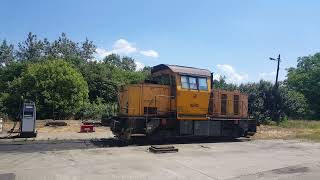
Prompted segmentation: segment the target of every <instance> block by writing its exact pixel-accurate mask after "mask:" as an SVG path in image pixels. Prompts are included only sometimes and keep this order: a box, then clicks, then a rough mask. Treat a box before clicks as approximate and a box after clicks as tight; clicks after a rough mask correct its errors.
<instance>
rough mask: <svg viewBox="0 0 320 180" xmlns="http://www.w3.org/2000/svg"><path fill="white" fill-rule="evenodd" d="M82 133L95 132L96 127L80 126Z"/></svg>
mask: <svg viewBox="0 0 320 180" xmlns="http://www.w3.org/2000/svg"><path fill="white" fill-rule="evenodd" d="M80 132H82V133H87V132H94V126H93V125H92V124H83V125H81V126H80Z"/></svg>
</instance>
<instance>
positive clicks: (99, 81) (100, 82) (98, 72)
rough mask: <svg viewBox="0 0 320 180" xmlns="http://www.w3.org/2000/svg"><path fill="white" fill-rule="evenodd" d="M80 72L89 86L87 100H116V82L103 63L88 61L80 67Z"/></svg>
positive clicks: (106, 101) (103, 101)
mask: <svg viewBox="0 0 320 180" xmlns="http://www.w3.org/2000/svg"><path fill="white" fill-rule="evenodd" d="M81 72H82V74H83V76H84V78H85V79H86V81H87V83H88V87H89V100H90V102H95V101H96V100H97V99H98V98H101V102H102V103H109V102H115V101H116V100H117V84H116V83H115V82H114V81H113V79H112V71H111V69H110V68H109V66H107V65H106V64H104V63H99V62H96V61H93V62H88V63H87V64H85V65H84V66H82V68H81Z"/></svg>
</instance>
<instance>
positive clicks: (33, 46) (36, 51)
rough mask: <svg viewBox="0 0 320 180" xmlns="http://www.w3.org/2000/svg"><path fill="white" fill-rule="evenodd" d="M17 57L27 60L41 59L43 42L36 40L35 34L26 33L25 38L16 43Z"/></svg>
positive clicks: (35, 60)
mask: <svg viewBox="0 0 320 180" xmlns="http://www.w3.org/2000/svg"><path fill="white" fill-rule="evenodd" d="M18 47H19V49H18V51H17V57H18V59H19V60H21V61H25V60H29V61H34V62H37V61H39V60H40V59H41V57H42V56H43V53H44V44H43V42H42V41H41V40H38V38H37V35H35V34H32V33H31V32H30V33H29V34H28V37H27V39H26V40H25V41H24V42H22V43H19V44H18Z"/></svg>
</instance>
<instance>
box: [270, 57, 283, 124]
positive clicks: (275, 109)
mask: <svg viewBox="0 0 320 180" xmlns="http://www.w3.org/2000/svg"><path fill="white" fill-rule="evenodd" d="M269 59H270V60H272V61H277V63H278V64H277V75H276V82H275V85H274V89H273V93H272V94H273V96H274V97H275V98H274V104H273V107H272V119H273V120H275V121H276V122H277V124H278V125H279V123H280V122H279V120H280V119H279V114H278V112H276V111H277V110H278V100H279V95H278V94H279V90H278V89H279V83H278V77H279V69H280V61H281V58H280V54H279V55H278V58H277V59H274V58H269Z"/></svg>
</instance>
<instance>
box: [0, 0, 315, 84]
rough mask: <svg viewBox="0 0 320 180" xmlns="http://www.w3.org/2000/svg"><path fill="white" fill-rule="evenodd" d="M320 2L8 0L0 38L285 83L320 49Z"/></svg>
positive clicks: (232, 78) (2, 6) (1, 11)
mask: <svg viewBox="0 0 320 180" xmlns="http://www.w3.org/2000/svg"><path fill="white" fill-rule="evenodd" d="M319 7H320V1H316V0H314V1H312V0H306V1H303V0H299V1H298V0H259V1H258V0H256V1H254V0H220V1H218V0H201V1H196V0H175V1H170V0H161V1H160V0H157V1H155V0H135V1H131V0H127V1H124V0H114V1H113V0H91V1H89V0H68V1H65V0H55V1H43V0H29V1H23V0H20V1H16V0H2V1H0V17H1V26H0V40H3V39H7V40H8V41H9V42H11V43H13V44H16V43H18V42H20V41H23V40H24V39H25V38H26V35H27V33H28V32H33V33H35V34H37V35H38V36H39V38H44V37H47V38H49V39H50V40H54V39H56V38H57V37H58V36H59V35H60V34H61V32H65V33H67V35H68V36H69V37H70V38H71V39H73V40H74V41H83V40H84V39H85V38H86V37H88V38H89V39H90V40H92V41H94V42H95V44H96V45H97V46H98V48H99V49H98V54H97V55H96V56H97V58H98V57H100V56H102V55H106V54H109V53H111V52H117V53H120V54H122V55H128V56H132V57H134V58H135V59H136V61H137V62H138V63H139V65H142V64H144V65H156V64H160V63H167V64H178V65H186V66H194V67H200V68H207V69H210V70H211V71H213V72H214V73H215V74H223V75H226V76H227V78H228V81H229V82H236V83H240V82H248V81H258V80H259V79H261V78H264V79H274V75H275V72H274V71H275V68H276V63H275V62H273V61H269V60H268V58H269V57H270V56H272V57H276V56H277V54H279V53H281V56H282V58H283V61H282V65H281V69H280V79H281V80H282V79H284V78H285V75H286V70H285V69H286V68H288V67H291V66H296V60H297V57H299V56H305V55H310V54H314V53H316V52H319V51H320V48H319V47H320V43H319V42H320V23H319V20H320V13H319Z"/></svg>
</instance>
